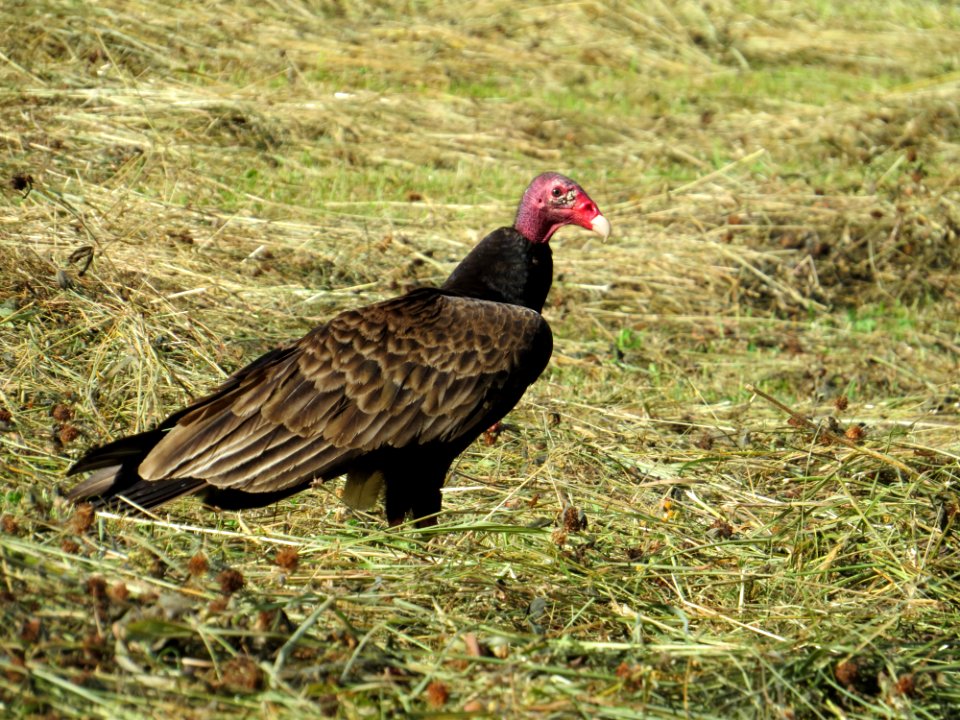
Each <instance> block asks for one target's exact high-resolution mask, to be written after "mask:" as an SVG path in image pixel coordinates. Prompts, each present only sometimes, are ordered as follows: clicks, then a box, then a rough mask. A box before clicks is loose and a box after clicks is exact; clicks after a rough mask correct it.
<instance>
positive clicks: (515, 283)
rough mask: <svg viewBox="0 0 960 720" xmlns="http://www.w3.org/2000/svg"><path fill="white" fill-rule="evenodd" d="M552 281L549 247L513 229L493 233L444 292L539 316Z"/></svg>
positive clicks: (457, 270)
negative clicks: (497, 303)
mask: <svg viewBox="0 0 960 720" xmlns="http://www.w3.org/2000/svg"><path fill="white" fill-rule="evenodd" d="M552 279H553V256H552V254H551V252H550V246H549V245H548V244H547V243H532V242H530V241H529V240H527V239H526V238H525V237H523V235H521V234H520V233H518V232H517V231H516V230H514V229H513V228H500V229H499V230H494V231H493V232H492V233H490V234H489V235H487V236H486V237H485V238H484V239H483V240H481V241H480V244H478V245H477V246H476V247H475V248H474V249H473V250H471V251H470V254H469V255H467V256H466V257H465V258H464V259H463V261H462V262H461V263H460V264H459V265H457V267H456V268H455V269H454V271H453V272H452V273H451V274H450V277H449V278H447V281H446V282H445V283H444V284H443V289H444V290H448V291H450V292H454V293H457V294H458V295H465V296H467V297H473V298H477V299H478V300H490V301H492V302H502V303H510V304H511V305H523V306H524V307H528V308H530V309H531V310H536V311H537V312H540V311H541V310H543V303H544V301H545V300H546V299H547V293H548V292H549V291H550V283H551V281H552Z"/></svg>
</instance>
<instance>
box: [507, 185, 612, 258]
mask: <svg viewBox="0 0 960 720" xmlns="http://www.w3.org/2000/svg"><path fill="white" fill-rule="evenodd" d="M564 225H579V226H580V227H584V228H586V229H587V230H593V231H594V232H595V233H597V234H599V235H600V236H601V237H603V239H604V240H606V239H607V238H608V237H609V236H610V223H609V222H608V221H607V219H606V218H605V217H604V216H603V215H601V214H600V210H599V209H597V205H596V203H595V202H593V200H591V199H590V196H589V195H587V193H586V192H584V190H583V188H582V187H580V186H579V185H577V183H575V182H574V181H573V180H571V179H570V178H568V177H565V176H564V175H560V174H559V173H552V172H551V173H543V174H542V175H538V176H537V177H535V178H534V179H533V182H531V183H530V186H529V187H528V188H527V189H526V192H524V193H523V198H522V199H521V200H520V207H519V208H518V209H517V220H516V222H515V223H514V227H515V228H516V229H517V231H518V232H519V233H520V234H521V235H523V236H524V237H525V238H527V240H529V241H530V242H534V243H545V242H548V241H549V240H550V238H551V237H552V236H553V234H554V233H555V232H556V231H557V230H559V229H560V228H562V227H563V226H564Z"/></svg>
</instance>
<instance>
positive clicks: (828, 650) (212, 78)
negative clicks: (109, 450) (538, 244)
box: [0, 0, 960, 719]
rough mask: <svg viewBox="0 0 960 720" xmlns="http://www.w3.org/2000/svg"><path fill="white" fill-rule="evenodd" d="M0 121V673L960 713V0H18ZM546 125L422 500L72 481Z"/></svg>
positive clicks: (283, 330)
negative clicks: (203, 496) (486, 326)
mask: <svg viewBox="0 0 960 720" xmlns="http://www.w3.org/2000/svg"><path fill="white" fill-rule="evenodd" d="M0 148H2V150H0V182H2V190H0V514H2V522H0V613H2V629H0V714H2V715H4V716H5V717H16V718H59V717H104V718H137V717H145V716H153V717H161V716H163V715H164V714H165V715H167V716H169V717H176V718H180V717H186V718H190V717H196V718H201V717H202V718H208V717H227V716H230V717H251V718H254V717H255V718H288V717H289V718H294V717H296V718H301V717H344V718H377V717H382V718H387V717H420V718H457V717H491V718H564V719H565V718H622V719H625V718H741V717H742V718H783V719H790V718H960V630H958V628H960V545H958V533H960V488H958V477H960V465H958V460H960V414H958V413H960V379H958V362H960V319H958V311H960V294H958V289H957V288H958V283H957V278H958V277H960V244H958V240H960V237H958V236H960V9H958V8H957V6H956V5H955V4H953V3H950V2H934V1H933V0H913V1H910V2H907V1H906V0H894V1H893V2H888V3H868V2H865V1H863V0H855V1H854V2H831V1H830V0H800V1H798V2H786V1H785V0H780V1H778V0H774V1H773V2H759V1H757V0H753V1H752V2H751V1H749V0H740V1H734V0H716V1H713V2H710V3H695V2H616V1H614V0H609V1H606V2H604V1H601V0H596V1H593V0H585V1H584V2H556V3H549V4H527V3H511V2H506V1H505V0H477V1H475V2H471V3H461V2H458V3H442V4H441V3H437V4H433V3H426V2H416V1H412V0H411V1H408V2H387V1H377V0H329V1H328V0H315V1H314V2H307V1H306V0H271V1H270V2H263V3H244V2H233V1H228V0H223V1H220V2H209V3H180V2H176V0H171V2H169V3H164V4H162V5H158V4H156V3H153V2H145V1H143V0H131V1H126V0H101V1H100V2H89V3H84V2H71V1H69V0H7V1H6V2H4V3H2V4H0ZM543 170H557V171H560V172H564V173H566V174H569V175H571V176H572V177H574V178H576V179H577V180H578V181H579V182H580V183H581V184H582V185H583V186H584V188H585V189H586V190H587V192H588V193H590V195H591V196H592V197H593V199H594V200H595V201H596V202H597V203H598V205H599V206H600V208H601V210H602V211H603V212H604V214H605V215H606V216H607V217H608V218H609V219H610V221H611V223H612V224H613V227H614V236H613V237H612V238H611V240H610V241H609V242H608V243H606V244H601V243H600V242H599V241H598V240H597V239H596V238H595V237H593V236H588V234H587V233H585V232H583V231H579V230H572V229H567V230H564V231H563V232H562V233H560V235H559V236H558V237H556V238H555V239H554V241H553V246H554V258H555V264H556V279H555V283H554V287H553V290H552V292H551V296H550V299H549V300H548V305H547V308H546V309H545V315H546V316H547V318H548V320H549V321H550V323H551V325H552V327H553V330H554V335H555V338H556V349H555V351H554V356H553V359H552V360H551V364H550V367H549V368H548V370H547V371H546V373H545V374H544V376H543V377H541V379H540V380H539V381H538V382H537V383H536V384H535V385H534V386H533V387H532V388H531V389H530V391H529V392H528V393H527V395H526V396H525V398H524V400H523V401H522V402H521V404H520V405H519V406H518V408H517V409H516V410H515V411H514V412H513V413H511V414H510V415H509V416H508V418H507V426H506V429H505V431H504V432H503V433H502V434H501V435H500V436H499V437H497V438H496V439H495V441H494V442H492V443H479V442H478V443H476V444H475V445H474V446H473V447H471V448H470V450H469V451H468V452H467V453H465V454H464V456H463V457H462V458H461V459H460V461H459V462H458V463H457V465H456V466H455V470H454V473H453V475H452V476H451V478H450V479H449V480H448V483H447V490H446V491H445V499H444V508H445V511H444V513H443V515H442V517H441V519H440V524H439V526H438V527H436V528H432V529H430V530H429V531H422V532H420V531H416V530H414V529H412V528H403V529H400V530H389V529H387V528H386V527H385V526H384V523H383V521H382V519H381V517H380V515H379V514H376V515H373V516H357V515H351V514H349V513H347V512H345V511H344V510H343V508H342V506H341V505H340V503H339V501H338V499H337V498H336V493H337V491H338V489H339V488H338V487H337V484H336V483H333V484H330V485H328V486H325V487H323V488H318V489H317V490H315V491H311V492H308V493H304V494H301V495H299V496H297V497H295V498H293V499H291V500H288V501H285V502H283V503H280V504H278V505H276V506H274V507H272V508H268V509H265V510H263V511H258V512H250V511H246V512H243V513H239V514H238V513H216V512H213V511H210V510H207V509H204V508H203V507H202V506H201V505H200V504H199V503H198V502H197V501H195V500H191V499H186V500H182V501H178V502H177V503H174V504H171V505H170V506H167V507H164V508H163V509H162V512H161V513H160V514H159V515H157V516H156V517H153V518H141V519H137V518H130V517H118V516H115V515H109V514H101V515H97V516H93V515H91V514H90V513H89V512H86V513H85V512H83V511H80V512H77V511H76V510H75V509H74V508H72V507H71V506H70V505H68V504H67V503H66V502H65V501H64V500H63V498H62V495H61V492H62V489H63V488H64V487H68V486H69V484H70V483H71V482H72V480H71V481H67V480H66V479H65V478H64V472H65V470H66V469H67V467H68V466H69V465H70V463H71V462H72V461H73V460H75V459H76V458H78V457H79V455H80V454H81V453H82V452H83V451H84V450H85V449H86V448H87V447H89V446H91V445H94V444H98V443H101V442H104V441H106V440H108V439H111V438H115V437H118V436H120V435H121V434H124V433H127V432H130V431H134V430H138V429H145V428H148V427H150V426H151V425H152V424H153V423H155V422H157V421H158V420H159V419H161V418H162V417H163V416H164V414H165V413H166V412H168V411H171V410H173V409H176V408H177V407H179V406H180V405H182V404H183V403H185V402H187V401H188V400H190V399H191V398H196V397H198V396H200V395H202V394H204V393H205V392H206V391H207V390H209V389H210V388H212V387H213V386H214V385H216V384H217V383H218V382H219V381H220V380H222V379H223V378H224V377H225V376H226V375H227V374H228V373H229V372H231V371H232V370H234V369H236V368H237V367H239V366H240V365H241V364H242V363H244V362H245V361H247V360H249V359H252V358H253V357H255V356H256V355H257V354H258V353H260V352H263V351H265V350H267V349H269V348H270V347H272V346H273V345H275V344H276V343H278V342H281V341H283V340H286V339H289V338H292V337H296V336H298V335H300V334H302V333H303V332H305V331H306V330H307V329H309V328H310V327H311V326H313V325H315V324H317V323H319V322H321V321H322V320H324V319H325V318H328V317H330V316H331V315H332V314H333V313H335V312H336V311H338V310H340V309H344V308H348V307H352V306H356V305H359V304H362V303H366V302H371V301H374V300H377V299H381V298H385V297H389V296H391V295H395V294H397V293H399V292H402V291H403V290H404V289H406V288H408V287H412V286H414V285H417V284H423V283H438V282H440V281H442V279H443V278H444V276H445V274H446V273H447V272H449V270H450V269H451V268H452V267H453V265H454V264H455V262H456V261H457V260H458V259H459V258H461V257H462V256H463V255H464V254H465V253H466V252H467V251H468V250H469V248H470V247H472V245H473V244H474V243H475V242H476V241H477V240H479V239H480V238H481V237H482V236H483V235H484V234H486V233H487V232H489V231H490V230H493V229H494V228H496V227H499V226H501V225H504V224H508V223H509V222H510V221H511V219H512V215H513V211H514V209H515V206H516V203H517V201H518V199H519V196H520V193H521V192H522V190H523V188H524V187H525V186H526V184H527V183H528V182H529V180H530V179H531V178H532V177H533V176H534V175H536V174H537V173H539V172H541V171H543Z"/></svg>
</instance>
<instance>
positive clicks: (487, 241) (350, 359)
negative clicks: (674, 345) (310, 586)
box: [68, 173, 610, 526]
mask: <svg viewBox="0 0 960 720" xmlns="http://www.w3.org/2000/svg"><path fill="white" fill-rule="evenodd" d="M570 224H574V225H580V226H581V227H584V228H588V229H591V230H593V231H595V232H597V233H599V234H600V235H602V236H603V237H604V239H606V238H607V237H608V236H609V234H610V223H609V222H607V219H606V218H605V217H604V216H603V215H601V214H600V211H599V210H598V209H597V206H596V205H595V204H594V202H593V201H592V200H591V199H590V198H589V197H588V196H587V194H586V193H585V192H584V191H583V189H582V188H581V187H580V186H579V185H578V184H577V183H575V182H574V181H573V180H571V179H569V178H567V177H564V176H563V175H559V174H557V173H545V174H543V175H540V176H538V177H537V178H535V179H534V180H533V182H531V183H530V186H529V187H528V188H527V189H526V191H525V192H524V194H523V199H522V200H521V201H520V206H519V209H518V210H517V217H516V221H515V222H514V224H513V227H504V228H500V229H499V230H495V231H494V232H492V233H490V234H489V235H487V237H485V238H484V239H483V240H482V241H481V242H480V243H479V244H478V245H477V246H476V247H475V248H474V249H473V250H472V251H471V252H470V253H469V254H468V255H467V257H466V258H464V260H463V261H462V262H461V263H460V264H459V265H458V266H457V267H456V268H455V269H454V271H453V273H452V274H451V275H450V277H449V278H447V281H446V282H445V283H443V285H442V286H441V287H439V288H432V287H424V288H419V289H416V290H413V291H412V292H409V293H407V294H406V295H403V296H401V297H397V298H394V299H392V300H386V301H384V302H379V303H376V304H374V305H367V306H366V307H361V308H358V309H356V310H347V311H345V312H342V313H340V314H339V315H337V316H336V317H334V318H333V319H332V320H330V321H329V322H327V323H326V324H324V325H321V326H319V327H317V328H315V329H314V330H312V331H311V332H309V333H307V335H305V336H304V337H302V338H301V339H300V340H298V341H296V342H294V343H292V344H290V345H287V346H285V347H280V348H277V349H275V350H272V351H270V352H268V353H266V354H265V355H263V356H262V357H260V358H258V359H256V360H254V361H253V362H252V363H250V364H249V365H247V366H246V367H244V368H243V369H241V370H238V371H237V372H236V373H234V374H233V375H231V376H230V377H229V378H228V379H227V380H226V381H225V382H224V383H223V385H221V386H220V387H219V388H218V389H217V390H215V391H214V392H213V393H212V394H210V395H208V396H206V397H204V398H202V399H201V400H198V401H197V402H195V403H194V404H192V405H190V406H189V407H186V408H183V409H182V410H179V411H177V412H175V413H173V414H172V415H171V416H170V417H168V418H167V419H166V420H164V421H163V422H162V423H160V425H159V426H157V427H156V428H154V429H153V430H148V431H146V432H142V433H139V434H137V435H131V436H129V437H123V438H120V439H119V440H115V441H114V442H111V443H108V444H106V445H103V446H102V447H99V448H94V449H92V450H90V451H89V452H88V453H87V454H86V455H85V456H84V457H83V458H82V459H80V460H79V461H78V462H77V463H76V464H75V465H74V466H73V467H72V468H70V470H69V472H68V474H70V475H73V474H75V473H82V472H88V471H92V473H91V474H90V476H89V477H88V478H87V479H86V480H84V481H83V482H81V483H79V484H78V485H77V486H76V487H74V488H73V489H72V490H70V492H69V493H68V497H69V498H70V499H71V500H73V501H75V502H85V501H90V502H92V503H93V504H94V506H96V507H120V506H122V505H123V504H124V503H125V502H126V503H129V504H131V505H132V506H134V507H138V508H141V509H148V508H153V507H156V506H158V505H161V504H163V503H165V502H167V501H169V500H172V499H174V498H177V497H180V496H181V495H188V494H193V493H198V494H200V495H202V496H203V497H204V499H205V500H206V502H207V503H209V504H210V505H214V506H217V507H221V508H224V509H240V508H248V507H261V506H264V505H268V504H270V503H272V502H275V501H277V500H280V499H282V498H285V497H287V496H289V495H292V494H294V493H296V492H299V491H301V490H304V489H305V488H307V487H308V486H310V484H311V483H313V482H314V481H316V480H329V479H331V478H334V477H337V476H339V475H344V474H345V475H346V476H347V480H346V485H345V487H344V491H343V497H344V500H345V501H346V502H347V504H349V505H351V506H353V507H356V508H360V509H366V508H368V507H370V506H372V505H373V504H374V503H375V502H376V500H377V498H378V497H379V495H380V493H381V491H382V490H383V491H384V495H385V501H384V504H385V506H386V516H387V520H388V521H389V522H390V524H391V525H396V524H399V523H401V522H403V521H404V519H405V518H406V517H407V515H408V514H409V515H411V516H412V517H413V518H414V519H415V520H416V521H417V524H418V525H419V526H425V525H432V524H434V523H435V522H436V513H437V512H439V510H440V488H441V487H442V486H443V482H444V478H445V476H446V473H447V470H448V469H449V467H450V465H451V463H452V462H453V460H454V459H455V458H456V457H457V455H459V454H460V453H461V452H463V451H464V449H466V447H467V446H468V445H470V443H471V442H473V441H474V440H475V439H476V438H477V437H478V436H479V435H480V434H481V433H482V432H483V431H484V430H485V429H486V428H489V427H490V426H491V425H493V424H494V423H496V422H497V421H498V420H499V419H500V418H502V417H503V416H504V415H505V414H506V413H507V412H509V411H510V409H511V408H513V406H514V405H516V404H517V402H518V401H519V400H520V397H521V396H522V395H523V393H524V391H525V390H526V389H527V387H528V386H529V385H530V384H531V383H532V382H533V381H534V380H536V379H537V377H538V376H539V375H540V373H541V372H543V369H544V368H545V367H546V365H547V361H548V360H549V359H550V353H551V351H552V349H553V337H552V335H551V333H550V327H549V326H548V325H547V322H546V320H544V319H543V317H542V316H541V315H540V311H541V309H542V308H543V303H544V300H546V297H547V292H548V291H549V289H550V282H551V276H552V272H553V269H552V268H553V262H552V258H551V252H550V245H549V244H548V241H549V240H550V237H551V236H552V235H553V234H554V232H556V231H557V229H558V228H560V227H562V226H564V225H570Z"/></svg>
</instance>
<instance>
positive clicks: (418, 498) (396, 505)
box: [384, 463, 450, 527]
mask: <svg viewBox="0 0 960 720" xmlns="http://www.w3.org/2000/svg"><path fill="white" fill-rule="evenodd" d="M449 466H450V463H445V464H444V465H442V466H436V465H433V466H431V467H420V468H417V469H413V471H412V472H411V469H405V470H406V471H405V472H403V471H401V472H396V471H395V472H393V473H390V472H387V473H386V492H385V493H384V505H385V507H386V511H387V513H386V514H387V521H388V522H389V523H390V526H391V527H394V526H396V525H400V524H402V523H403V521H404V520H405V519H406V517H407V515H408V514H409V515H411V516H412V517H413V519H414V520H415V521H416V525H417V527H430V526H432V525H436V524H437V518H436V515H437V513H439V512H440V503H441V498H440V488H442V487H443V481H444V478H445V477H446V475H447V468H448V467H449Z"/></svg>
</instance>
